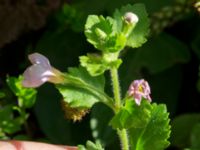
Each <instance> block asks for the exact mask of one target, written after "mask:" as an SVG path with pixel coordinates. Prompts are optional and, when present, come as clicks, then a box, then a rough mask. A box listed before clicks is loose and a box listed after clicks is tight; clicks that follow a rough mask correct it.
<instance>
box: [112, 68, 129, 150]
mask: <svg viewBox="0 0 200 150" xmlns="http://www.w3.org/2000/svg"><path fill="white" fill-rule="evenodd" d="M110 72H111V80H112V85H113V94H114V99H115V113H117V112H118V111H119V109H120V107H121V105H122V103H121V95H120V84H119V77H118V71H117V69H116V68H112V69H111V70H110ZM117 133H118V135H119V138H120V141H121V147H122V150H129V141H128V133H127V131H126V129H122V130H119V129H118V130H117Z"/></svg>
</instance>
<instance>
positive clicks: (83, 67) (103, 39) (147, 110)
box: [22, 4, 170, 150]
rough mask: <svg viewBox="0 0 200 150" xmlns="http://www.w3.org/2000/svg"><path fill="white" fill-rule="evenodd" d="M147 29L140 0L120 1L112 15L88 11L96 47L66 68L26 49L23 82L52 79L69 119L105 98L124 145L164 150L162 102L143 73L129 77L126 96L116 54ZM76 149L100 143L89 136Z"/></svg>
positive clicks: (96, 149)
mask: <svg viewBox="0 0 200 150" xmlns="http://www.w3.org/2000/svg"><path fill="white" fill-rule="evenodd" d="M148 31H149V20H148V17H147V13H146V10H145V7H144V5H143V4H135V5H127V6H124V7H122V8H121V9H120V10H116V11H115V12H114V15H113V17H106V18H105V17H103V16H97V15H89V16H88V18H87V21H86V24H85V35H86V37H87V41H88V42H89V43H91V44H92V45H93V46H94V47H95V48H96V49H97V50H98V53H95V54H94V53H92V54H87V55H86V56H80V57H79V59H80V66H79V67H77V68H69V69H68V71H67V73H63V72H61V71H59V70H57V69H55V68H54V67H52V66H51V65H50V63H49V60H48V59H47V58H46V57H45V56H43V55H41V54H39V53H33V54H30V55H29V60H30V61H31V63H32V66H30V67H29V68H27V70H26V71H25V72H24V74H23V81H22V85H23V86H24V87H31V88H32V87H34V88H35V87H39V86H40V85H42V84H43V83H45V82H47V81H48V82H51V83H53V84H55V87H56V88H57V89H58V90H59V92H60V93H61V94H62V96H63V102H62V103H63V109H64V110H65V111H66V117H67V118H68V119H72V120H73V121H77V120H81V119H82V117H83V116H84V115H85V114H86V113H88V110H89V109H91V107H92V106H93V105H94V104H95V103H98V102H101V103H104V104H105V105H107V106H108V107H109V108H110V109H112V111H113V112H114V116H113V118H112V119H111V120H110V122H109V125H110V126H112V128H113V129H114V130H116V131H117V134H118V136H119V139H120V142H121V149H122V150H129V149H131V150H163V149H164V148H166V147H167V146H168V145H169V142H168V138H169V135H170V125H169V118H168V115H169V114H168V113H167V110H166V106H165V105H164V104H155V103H151V101H152V100H151V97H150V93H151V90H150V87H149V84H148V82H147V81H145V80H144V79H139V80H135V81H133V82H132V83H131V84H130V86H129V88H128V87H127V93H126V95H125V96H124V97H122V95H121V92H120V82H119V76H118V68H119V67H120V65H121V64H122V62H123V61H122V60H121V59H120V54H121V52H122V51H123V50H124V48H125V47H126V46H128V47H132V48H137V47H140V46H141V45H142V44H143V43H145V42H146V36H147V35H148ZM105 71H109V72H110V77H111V82H112V83H111V84H112V91H113V96H110V95H108V94H107V93H106V92H105V91H104V86H105V79H104V72H105ZM127 73H128V72H127ZM121 81H122V79H121ZM102 117H104V116H102ZM78 149H80V150H86V149H88V150H102V149H103V147H102V146H101V144H100V143H92V142H91V141H88V142H87V143H86V146H83V145H79V146H78Z"/></svg>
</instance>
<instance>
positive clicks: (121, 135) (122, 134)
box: [117, 129, 129, 150]
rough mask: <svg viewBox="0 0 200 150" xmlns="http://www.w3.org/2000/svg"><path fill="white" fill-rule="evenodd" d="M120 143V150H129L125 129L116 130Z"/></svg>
mask: <svg viewBox="0 0 200 150" xmlns="http://www.w3.org/2000/svg"><path fill="white" fill-rule="evenodd" d="M117 133H118V135H119V138H120V141H121V147H122V150H129V142H128V133H127V130H126V129H122V130H117Z"/></svg>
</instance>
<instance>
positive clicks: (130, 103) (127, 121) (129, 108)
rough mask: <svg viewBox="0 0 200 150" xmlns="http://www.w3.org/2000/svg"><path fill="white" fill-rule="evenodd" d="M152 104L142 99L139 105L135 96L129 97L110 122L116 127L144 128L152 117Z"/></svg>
mask: <svg viewBox="0 0 200 150" xmlns="http://www.w3.org/2000/svg"><path fill="white" fill-rule="evenodd" d="M151 109H152V108H151V104H149V103H148V102H147V101H146V100H144V99H143V100H142V102H141V105H140V106H138V105H137V104H136V103H135V101H134V100H133V98H130V99H127V100H126V104H125V106H124V107H123V108H122V109H121V110H120V111H119V112H118V113H117V114H116V115H115V116H114V117H113V118H112V120H111V122H110V124H111V125H112V127H113V128H114V129H117V128H119V129H123V128H126V129H128V128H131V127H134V128H144V127H145V126H146V125H147V123H148V122H149V119H150V117H151Z"/></svg>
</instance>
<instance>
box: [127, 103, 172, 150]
mask: <svg viewBox="0 0 200 150" xmlns="http://www.w3.org/2000/svg"><path fill="white" fill-rule="evenodd" d="M128 133H129V137H130V144H131V145H130V146H131V150H163V149H164V148H166V147H167V146H168V145H169V142H168V141H167V140H168V138H169V135H170V125H169V118H168V113H167V109H166V106H165V105H163V104H160V105H157V104H152V110H151V118H150V119H149V122H148V123H147V125H146V127H145V128H131V129H129V130H128Z"/></svg>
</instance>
